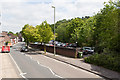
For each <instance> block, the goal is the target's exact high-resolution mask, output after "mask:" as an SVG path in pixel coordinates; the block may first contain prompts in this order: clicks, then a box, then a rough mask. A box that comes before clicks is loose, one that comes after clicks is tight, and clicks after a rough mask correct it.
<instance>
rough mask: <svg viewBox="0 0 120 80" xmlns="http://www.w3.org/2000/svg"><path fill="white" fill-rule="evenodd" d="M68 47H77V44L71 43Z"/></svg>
mask: <svg viewBox="0 0 120 80" xmlns="http://www.w3.org/2000/svg"><path fill="white" fill-rule="evenodd" d="M68 47H77V44H76V43H69V45H68Z"/></svg>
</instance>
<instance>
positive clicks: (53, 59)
mask: <svg viewBox="0 0 120 80" xmlns="http://www.w3.org/2000/svg"><path fill="white" fill-rule="evenodd" d="M44 57H46V58H48V59H51V60H54V61H56V62H59V63H62V64H65V65H67V66H70V67H72V68H74V69H76V70H80V71H83V72H85V73H89V74H92V75H95V74H94V73H90V72H88V71H85V70H82V69H80V68H77V67H75V66H73V65H70V64H67V63H64V62H61V61H58V60H56V59H53V58H50V57H47V56H44ZM95 76H99V75H95ZM99 77H100V76H99Z"/></svg>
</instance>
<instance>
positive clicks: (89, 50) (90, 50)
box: [82, 47, 94, 54]
mask: <svg viewBox="0 0 120 80" xmlns="http://www.w3.org/2000/svg"><path fill="white" fill-rule="evenodd" d="M82 49H83V54H93V53H94V49H93V48H92V47H83V48H82Z"/></svg>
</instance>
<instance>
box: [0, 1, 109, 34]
mask: <svg viewBox="0 0 120 80" xmlns="http://www.w3.org/2000/svg"><path fill="white" fill-rule="evenodd" d="M104 2H108V0H0V12H1V18H0V21H1V23H2V25H1V26H0V27H1V28H0V30H3V31H12V32H14V33H16V32H19V31H21V30H22V27H23V26H24V25H25V24H30V25H33V26H36V25H39V24H41V22H42V21H45V20H46V21H47V22H48V23H49V24H52V23H54V9H53V8H52V7H51V6H52V5H53V6H55V7H56V21H58V20H62V19H71V18H75V17H83V16H93V15H94V14H95V13H97V12H98V11H100V9H102V8H103V7H104V6H103V3H104Z"/></svg>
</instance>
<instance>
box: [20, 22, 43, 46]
mask: <svg viewBox="0 0 120 80" xmlns="http://www.w3.org/2000/svg"><path fill="white" fill-rule="evenodd" d="M22 36H23V37H24V39H25V42H26V43H27V46H28V45H29V43H30V42H41V41H42V38H41V36H40V35H39V34H38V30H37V29H36V28H35V27H33V26H32V25H29V24H26V25H25V26H24V27H23V28H22Z"/></svg>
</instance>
